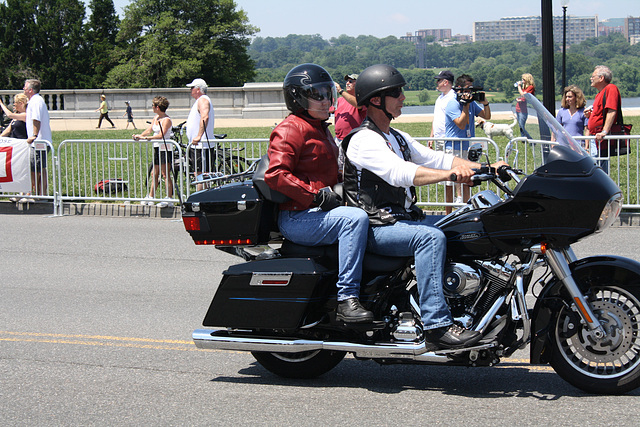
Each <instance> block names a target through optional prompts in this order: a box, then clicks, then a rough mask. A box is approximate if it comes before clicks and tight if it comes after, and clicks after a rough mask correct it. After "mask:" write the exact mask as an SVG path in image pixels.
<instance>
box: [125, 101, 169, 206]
mask: <svg viewBox="0 0 640 427" xmlns="http://www.w3.org/2000/svg"><path fill="white" fill-rule="evenodd" d="M152 108H153V112H154V113H156V116H155V117H154V118H153V121H152V122H151V126H149V127H148V128H147V129H145V131H144V132H142V133H141V134H136V135H133V139H134V140H135V141H153V170H152V172H151V176H152V184H151V186H150V187H149V194H148V195H147V197H145V199H144V200H143V201H142V202H141V204H142V205H148V206H153V203H154V202H153V200H152V199H155V194H156V189H157V188H158V184H160V174H161V173H162V177H163V178H164V181H165V183H166V186H167V197H168V198H169V199H172V198H173V178H172V168H171V165H172V164H173V147H174V146H173V143H172V141H171V137H172V136H173V131H172V122H171V118H170V117H169V116H168V115H167V113H166V111H167V108H169V101H168V100H167V98H165V97H164V96H156V97H155V98H153V101H152ZM156 206H158V207H161V208H166V207H168V206H173V202H159V203H158V204H157V205H156Z"/></svg>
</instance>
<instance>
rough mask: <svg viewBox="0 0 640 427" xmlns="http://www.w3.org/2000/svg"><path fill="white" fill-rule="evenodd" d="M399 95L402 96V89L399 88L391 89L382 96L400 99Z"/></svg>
mask: <svg viewBox="0 0 640 427" xmlns="http://www.w3.org/2000/svg"><path fill="white" fill-rule="evenodd" d="M400 95H402V88H401V87H396V88H393V89H389V90H387V91H385V92H384V96H390V97H391V98H400Z"/></svg>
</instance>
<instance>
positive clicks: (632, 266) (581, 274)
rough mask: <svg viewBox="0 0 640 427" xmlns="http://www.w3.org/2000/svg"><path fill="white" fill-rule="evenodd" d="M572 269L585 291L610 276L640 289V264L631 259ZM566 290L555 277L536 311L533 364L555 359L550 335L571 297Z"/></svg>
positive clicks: (582, 263)
mask: <svg viewBox="0 0 640 427" xmlns="http://www.w3.org/2000/svg"><path fill="white" fill-rule="evenodd" d="M570 267H571V272H572V275H573V277H574V279H575V280H576V283H577V284H578V286H579V287H580V289H581V290H582V291H583V292H586V291H587V289H588V287H589V282H590V280H589V279H590V277H608V278H611V279H613V280H615V281H616V282H617V283H618V284H619V285H620V286H621V287H623V288H626V289H629V288H633V287H640V263H639V262H637V261H635V260H632V259H629V258H624V257H620V256H615V255H599V256H593V257H589V258H583V259H579V260H577V261H575V262H573V263H572V264H571V265H570ZM563 290H564V286H563V284H562V282H561V281H560V280H558V279H556V278H553V279H552V280H550V281H549V282H547V284H546V286H545V287H544V289H542V292H540V295H539V296H538V299H537V301H536V305H535V306H534V308H533V314H532V316H531V322H532V337H531V345H530V351H531V354H530V362H531V364H533V365H536V364H546V363H548V362H549V360H550V358H551V354H550V351H551V349H552V347H551V346H550V345H549V344H550V341H549V334H550V333H551V332H552V331H551V327H552V324H553V321H554V319H555V317H556V315H557V313H558V312H559V311H560V310H561V309H562V307H563V306H564V305H565V304H566V302H565V301H566V299H567V297H566V294H565V293H564V292H563Z"/></svg>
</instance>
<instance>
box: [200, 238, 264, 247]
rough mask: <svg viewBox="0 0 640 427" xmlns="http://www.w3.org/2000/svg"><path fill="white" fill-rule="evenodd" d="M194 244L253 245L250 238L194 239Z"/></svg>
mask: <svg viewBox="0 0 640 427" xmlns="http://www.w3.org/2000/svg"><path fill="white" fill-rule="evenodd" d="M194 243H195V244H196V245H219V246H233V245H253V241H252V240H251V239H221V240H217V239H215V240H194Z"/></svg>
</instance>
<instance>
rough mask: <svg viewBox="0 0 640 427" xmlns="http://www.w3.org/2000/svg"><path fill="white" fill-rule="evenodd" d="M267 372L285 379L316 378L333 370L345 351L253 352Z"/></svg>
mask: <svg viewBox="0 0 640 427" xmlns="http://www.w3.org/2000/svg"><path fill="white" fill-rule="evenodd" d="M251 354H252V355H253V357H255V358H256V360H257V361H258V363H260V364H261V365H262V366H263V367H264V368H265V369H266V370H268V371H270V372H273V373H274V374H276V375H279V376H281V377H285V378H315V377H318V376H320V375H322V374H324V373H326V372H329V371H330V370H331V369H333V368H334V367H335V366H336V365H337V364H338V363H340V361H341V360H342V359H343V358H344V356H345V354H346V353H345V352H343V351H329V350H311V351H303V352H300V353H268V352H262V351H254V352H251Z"/></svg>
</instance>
